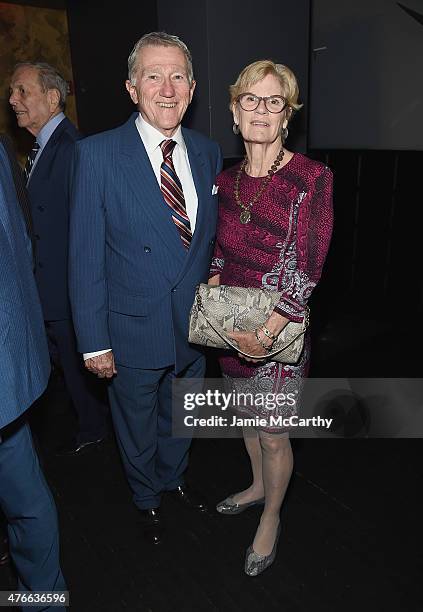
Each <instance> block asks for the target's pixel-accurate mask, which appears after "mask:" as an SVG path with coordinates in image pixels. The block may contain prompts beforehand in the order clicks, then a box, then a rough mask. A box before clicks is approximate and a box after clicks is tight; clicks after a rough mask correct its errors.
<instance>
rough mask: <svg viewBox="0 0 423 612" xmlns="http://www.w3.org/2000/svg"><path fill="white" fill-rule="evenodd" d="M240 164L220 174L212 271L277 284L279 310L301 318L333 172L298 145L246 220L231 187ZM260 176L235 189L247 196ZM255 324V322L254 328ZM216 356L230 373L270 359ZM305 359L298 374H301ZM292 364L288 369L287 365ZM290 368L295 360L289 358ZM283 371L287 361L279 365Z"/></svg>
mask: <svg viewBox="0 0 423 612" xmlns="http://www.w3.org/2000/svg"><path fill="white" fill-rule="evenodd" d="M238 168H239V164H237V165H236V166H234V167H232V168H229V169H228V170H225V171H224V172H222V173H221V174H220V175H219V177H218V181H217V182H218V185H219V219H218V228H217V240H216V247H215V252H214V257H213V260H212V265H211V270H210V276H214V275H215V274H220V284H222V285H234V286H239V287H265V288H268V289H269V288H270V289H274V290H277V291H282V297H281V299H280V301H279V303H278V305H277V307H276V310H277V311H278V312H279V313H280V314H282V315H284V316H285V317H287V318H288V319H290V320H292V321H302V319H303V315H304V307H305V305H306V303H307V301H308V298H309V297H310V294H311V292H312V290H313V289H314V287H315V286H316V284H317V282H318V280H319V278H320V275H321V272H322V267H323V264H324V261H325V257H326V254H327V251H328V248H329V242H330V237H331V233H332V220H333V219H332V173H331V171H330V169H329V168H328V167H326V166H324V165H323V164H322V163H320V162H316V161H313V160H311V159H308V158H307V157H305V156H304V155H301V154H299V153H295V154H294V156H293V157H292V159H291V160H290V161H289V162H288V163H287V164H286V165H285V166H283V167H282V168H281V169H280V170H279V171H278V172H277V173H276V174H275V175H274V176H273V179H272V181H271V183H270V185H269V187H268V188H267V189H266V191H265V192H264V194H263V195H262V196H261V198H260V200H259V202H257V203H256V204H254V206H253V209H252V212H251V222H250V223H248V224H246V225H243V224H242V223H241V222H240V220H239V215H240V207H239V206H238V205H237V203H236V201H235V199H234V194H233V188H234V181H235V175H236V171H237V170H238ZM261 181H262V179H261V178H254V177H250V176H248V175H246V174H245V173H244V174H243V176H242V177H241V182H240V197H241V200H242V201H243V202H245V203H246V202H249V201H250V199H251V198H252V196H253V195H254V194H255V193H256V191H257V190H258V188H259V185H260V183H261ZM251 331H253V330H251ZM220 364H221V367H222V371H223V373H224V374H227V375H228V376H231V377H250V376H254V375H255V374H256V373H257V372H258V370H259V369H260V368H265V369H266V372H267V373H269V364H266V366H263V365H258V366H257V365H251V364H247V363H246V362H245V361H242V360H240V359H238V357H237V356H236V355H234V354H233V353H229V352H228V353H226V354H225V355H224V356H223V357H222V358H221V359H220ZM306 367H307V363H306V360H305V359H302V360H301V361H300V363H299V364H298V368H299V370H300V371H298V372H295V374H296V375H299V376H301V375H305V369H306ZM292 369H293V368H292V366H291V367H290V368H289V370H290V371H291V372H292ZM294 369H295V366H294ZM273 371H274V375H275V376H277V377H281V376H282V377H283V376H284V372H285V371H288V368H284V367H276V364H275V368H274V369H273Z"/></svg>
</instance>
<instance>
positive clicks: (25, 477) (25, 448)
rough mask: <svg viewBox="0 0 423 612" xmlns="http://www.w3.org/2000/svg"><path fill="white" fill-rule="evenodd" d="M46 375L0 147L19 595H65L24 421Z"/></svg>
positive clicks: (0, 274)
mask: <svg viewBox="0 0 423 612" xmlns="http://www.w3.org/2000/svg"><path fill="white" fill-rule="evenodd" d="M49 373H50V361H49V355H48V350H47V343H46V339H45V331H44V324H43V317H42V313H41V307H40V303H39V298H38V294H37V289H36V286H35V283H34V278H33V272H32V255H31V245H30V241H29V239H28V237H27V235H26V232H25V224H24V219H23V216H22V215H21V211H20V210H19V207H18V203H17V201H16V191H15V187H14V184H13V179H12V173H11V168H10V164H9V160H8V157H7V155H6V152H5V149H4V147H3V145H2V144H0V507H1V510H2V511H3V513H4V514H5V516H6V519H7V522H8V532H9V546H10V553H11V556H12V559H13V561H14V564H15V566H16V569H17V572H18V578H19V585H18V587H19V589H20V590H31V591H53V590H55V591H58V590H59V591H60V590H65V589H66V585H65V582H64V579H63V575H62V572H61V569H60V564H59V542H58V528H57V516H56V508H55V505H54V501H53V498H52V496H51V493H50V490H49V488H48V486H47V483H46V481H45V479H44V477H43V474H42V472H41V469H40V465H39V463H38V458H37V455H36V453H35V451H34V447H33V443H32V439H31V434H30V431H29V427H28V425H27V424H26V423H25V414H24V413H25V411H26V410H27V409H28V408H29V407H30V406H31V404H32V403H33V402H34V401H35V400H36V399H37V398H38V397H39V396H40V395H41V393H42V392H43V391H44V389H45V387H46V385H47V381H48V377H49ZM31 609H32V610H36V609H38V610H41V609H42V610H47V609H48V610H53V609H54V610H56V609H57V608H51V607H49V606H47V607H46V606H42V607H38V608H35V607H34V608H31ZM62 609H64V607H63V608H62Z"/></svg>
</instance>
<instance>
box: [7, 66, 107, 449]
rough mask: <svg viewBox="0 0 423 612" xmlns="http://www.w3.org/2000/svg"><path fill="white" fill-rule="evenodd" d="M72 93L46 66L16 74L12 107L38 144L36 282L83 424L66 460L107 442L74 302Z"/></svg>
mask: <svg viewBox="0 0 423 612" xmlns="http://www.w3.org/2000/svg"><path fill="white" fill-rule="evenodd" d="M67 90H68V85H67V83H66V81H65V80H64V79H63V78H62V77H61V76H60V75H59V74H58V72H57V71H56V70H55V69H54V68H52V67H51V66H49V65H48V64H45V63H32V62H25V63H21V64H17V66H15V69H14V72H13V75H12V79H11V83H10V98H9V102H10V105H11V106H12V109H13V111H14V113H15V115H16V119H17V122H18V125H19V127H22V128H25V129H26V130H28V132H30V133H31V134H32V135H33V136H35V140H34V143H33V146H32V150H31V151H30V153H29V155H28V159H27V163H26V165H25V173H26V179H27V188H28V194H29V199H30V203H31V212H32V219H33V226H34V236H35V240H36V253H37V262H36V271H35V278H36V282H37V286H38V290H39V294H40V299H41V305H42V308H43V313H44V322H45V327H46V332H47V337H48V344H49V352H50V358H51V360H52V362H53V364H54V366H56V367H57V368H59V369H61V370H63V375H64V380H65V385H66V388H67V391H68V393H69V395H70V397H71V398H72V402H73V406H74V408H75V411H76V414H77V417H78V427H79V429H78V433H77V435H76V437H75V438H72V439H70V440H69V441H68V443H66V444H65V445H64V446H63V447H62V448H60V449H59V454H65V455H76V454H79V453H80V452H82V451H83V450H87V449H88V448H90V447H91V448H92V447H93V446H95V445H97V444H98V443H100V442H101V441H102V439H103V438H104V437H105V436H106V430H107V427H106V409H105V404H104V402H103V401H102V400H101V389H99V387H98V385H96V384H95V382H96V381H93V380H91V379H90V378H89V377H88V375H87V373H86V372H85V371H84V368H83V367H82V365H81V359H80V355H79V354H78V352H77V349H76V341H75V333H74V329H73V324H72V316H71V310H70V305H69V297H68V234H69V188H70V187H69V179H70V169H71V163H72V156H73V148H74V144H75V142H76V140H78V139H79V138H80V137H81V135H80V134H79V132H78V131H77V129H76V128H75V126H74V125H73V124H72V123H71V122H70V121H69V119H68V118H67V117H66V116H65V114H64V112H63V111H64V109H65V102H66V95H67Z"/></svg>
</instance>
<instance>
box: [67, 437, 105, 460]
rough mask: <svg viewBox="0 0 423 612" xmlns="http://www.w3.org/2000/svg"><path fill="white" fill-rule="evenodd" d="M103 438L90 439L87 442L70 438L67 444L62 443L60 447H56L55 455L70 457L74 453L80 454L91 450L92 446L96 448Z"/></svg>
mask: <svg viewBox="0 0 423 612" xmlns="http://www.w3.org/2000/svg"><path fill="white" fill-rule="evenodd" d="M103 440H104V438H99V439H98V440H90V441H89V442H77V441H76V440H72V441H71V442H69V443H68V444H64V445H63V446H61V447H60V448H58V449H57V451H56V455H57V456H58V457H72V456H74V455H82V454H83V453H86V452H87V451H89V450H93V449H94V448H98V446H99V444H101V443H102V442H103Z"/></svg>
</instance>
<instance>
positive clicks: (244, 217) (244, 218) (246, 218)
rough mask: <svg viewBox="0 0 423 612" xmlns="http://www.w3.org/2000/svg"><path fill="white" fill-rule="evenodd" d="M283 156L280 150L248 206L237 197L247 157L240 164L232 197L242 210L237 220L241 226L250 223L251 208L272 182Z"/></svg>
mask: <svg viewBox="0 0 423 612" xmlns="http://www.w3.org/2000/svg"><path fill="white" fill-rule="evenodd" d="M283 156H284V151H283V149H281V150H280V151H279V153H278V156H277V158H276V159H275V161H274V162H273V164H272V165H271V166H270V170H268V171H267V176H265V177H264V179H263V180H262V182H261V185H260V187H259V188H258V191H256V193H255V194H254V195H253V197H252V198H251V200H250V201H249V202H248V204H244V202H243V201H242V200H241V198H240V195H239V184H240V182H241V175H242V173H243V172H244V170H245V167H246V165H247V162H248V157H247V156H245V158H244V160H243V162H242V164H241V165H240V167H239V169H238V171H237V173H236V176H235V183H234V197H235V201H236V203H237V204H238V206H240V207H241V208H242V210H241V213H240V215H239V220H240V221H241V223H242V224H243V225H245V224H246V223H249V222H250V221H251V209H252V208H253V206H254V204H255V203H256V202H258V200H259V199H260V198H261V196H262V195H263V193H264V190H265V189H266V188H267V186H268V185H269V183H270V181H271V180H272V177H273V175H274V174H275V172H276V170H277V169H278V166H279V165H280V163H281V161H282V160H283Z"/></svg>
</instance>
